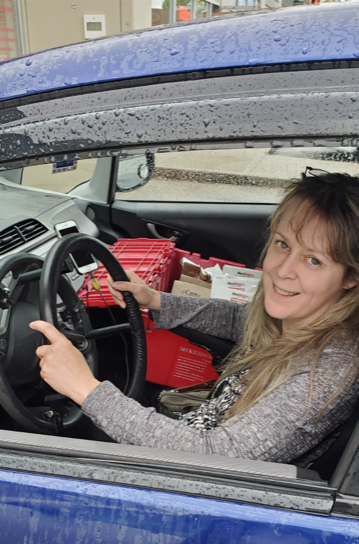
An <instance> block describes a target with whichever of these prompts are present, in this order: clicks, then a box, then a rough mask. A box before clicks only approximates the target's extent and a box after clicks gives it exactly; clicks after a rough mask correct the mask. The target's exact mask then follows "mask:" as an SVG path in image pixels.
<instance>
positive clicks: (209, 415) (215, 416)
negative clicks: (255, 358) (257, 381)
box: [180, 370, 248, 431]
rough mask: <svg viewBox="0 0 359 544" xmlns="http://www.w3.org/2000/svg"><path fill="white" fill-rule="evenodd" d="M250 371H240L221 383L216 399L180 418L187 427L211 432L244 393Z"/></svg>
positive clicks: (217, 389) (216, 390)
mask: <svg viewBox="0 0 359 544" xmlns="http://www.w3.org/2000/svg"><path fill="white" fill-rule="evenodd" d="M247 373H248V370H240V371H239V372H235V373H234V374H232V375H231V376H228V377H227V378H225V379H224V380H223V381H221V382H220V383H219V384H218V385H217V386H216V389H215V393H214V398H212V399H209V400H206V401H204V403H203V404H201V406H200V407H199V408H197V410H193V412H188V414H185V415H183V416H182V417H181V418H180V421H182V422H183V423H184V424H185V425H188V426H189V427H195V428H196V429H201V430H202V431H209V430H210V429H213V428H214V427H217V425H218V424H219V423H220V422H221V421H222V418H223V416H224V415H225V413H226V412H227V410H229V408H230V407H231V406H232V405H233V404H234V403H235V402H236V400H237V399H238V397H239V396H240V395H241V394H242V393H243V391H244V389H245V387H246V385H247V383H248V380H243V378H244V376H245V375H246V374H247Z"/></svg>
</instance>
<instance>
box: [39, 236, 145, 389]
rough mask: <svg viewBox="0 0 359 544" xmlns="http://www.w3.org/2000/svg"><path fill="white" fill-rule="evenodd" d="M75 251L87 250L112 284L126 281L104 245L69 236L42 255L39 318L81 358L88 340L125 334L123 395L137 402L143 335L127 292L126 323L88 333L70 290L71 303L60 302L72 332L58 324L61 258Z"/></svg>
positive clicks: (141, 376) (142, 370)
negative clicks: (127, 369) (129, 357)
mask: <svg viewBox="0 0 359 544" xmlns="http://www.w3.org/2000/svg"><path fill="white" fill-rule="evenodd" d="M76 250H81V251H87V252H89V253H91V254H92V255H94V257H95V258H96V259H98V260H99V261H100V262H101V263H102V264H103V265H104V267H105V268H106V270H107V271H108V272H109V274H110V275H111V277H112V278H113V280H114V281H128V278H127V275H126V273H125V271H124V270H123V268H122V266H121V265H120V263H119V262H118V260H117V259H116V257H115V256H114V255H113V254H112V253H111V251H110V250H109V249H108V248H107V246H106V245H105V244H103V243H102V242H100V241H99V240H97V239H96V238H92V237H91V236H87V235H86V234H70V235H68V236H66V237H64V238H61V239H60V240H59V241H58V242H57V243H56V244H54V245H53V246H52V248H51V249H50V251H49V253H48V254H47V256H46V259H45V262H44V266H43V269H42V274H41V280H40V316H41V319H43V320H44V321H48V322H49V323H51V324H52V325H54V326H55V327H56V328H58V329H59V330H61V332H63V333H64V334H65V336H67V338H69V340H71V341H72V342H73V343H74V345H75V346H76V347H77V348H78V349H79V350H80V351H82V352H83V354H84V355H85V357H87V350H88V346H89V342H90V341H91V339H94V338H101V337H104V336H111V335H114V334H117V333H119V332H124V331H129V332H130V333H131V337H132V344H133V365H132V372H131V377H130V380H129V384H128V387H127V389H126V391H124V393H125V394H126V395H127V396H128V397H131V398H134V399H137V398H138V397H139V396H140V394H141V392H142V389H143V386H144V383H145V378H146V364H147V354H146V334H145V329H144V325H143V320H142V316H141V312H140V309H139V306H138V304H137V302H136V300H135V299H134V297H133V296H132V294H131V293H129V292H124V293H123V297H124V299H125V301H126V312H127V319H128V322H127V323H124V324H121V325H114V326H110V327H104V328H101V329H97V330H94V331H92V330H90V329H89V325H88V324H87V323H86V319H85V316H86V312H85V307H84V304H83V302H82V301H81V300H80V299H79V298H78V296H77V294H76V293H75V291H73V290H72V297H71V300H70V299H69V300H64V302H65V304H66V307H67V309H68V310H69V311H70V312H71V313H72V316H73V324H74V330H73V331H69V330H62V329H61V327H60V325H59V323H58V318H57V309H56V299H57V285H58V284H59V279H60V277H61V269H62V267H63V263H64V261H65V259H66V258H67V257H68V255H69V254H70V253H72V252H74V251H76Z"/></svg>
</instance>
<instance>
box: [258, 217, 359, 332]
mask: <svg viewBox="0 0 359 544" xmlns="http://www.w3.org/2000/svg"><path fill="white" fill-rule="evenodd" d="M304 211H305V210H304V209H303V207H302V209H299V211H298V212H297V214H298V216H299V217H300V215H299V214H301V213H304ZM291 219H292V226H291V225H290V220H291ZM295 225H296V221H295V217H294V220H293V211H291V210H288V211H287V212H286V213H285V214H284V215H283V217H282V219H281V221H280V222H279V225H278V228H277V231H276V232H275V234H274V237H273V240H272V242H271V244H270V246H269V248H268V252H267V255H266V257H265V259H264V263H263V287H264V305H265V309H266V311H267V313H268V314H269V315H270V316H272V317H274V318H276V319H281V320H282V327H283V332H285V330H286V329H287V328H288V327H291V328H293V327H294V328H301V327H303V326H305V325H307V324H309V323H312V322H313V321H315V320H316V319H317V318H318V317H320V316H321V315H324V314H325V312H326V311H327V310H328V309H329V308H330V307H331V306H332V304H334V303H335V302H336V301H337V300H339V298H340V297H341V295H342V293H343V291H344V289H349V288H350V287H353V285H354V284H355V282H345V281H344V276H345V268H344V266H343V265H341V264H339V263H336V262H334V261H333V260H332V258H331V257H330V256H329V255H328V254H327V253H326V244H325V241H326V239H327V232H326V227H325V226H324V225H320V223H318V222H317V221H315V220H312V221H310V222H309V223H308V224H307V225H306V226H305V227H304V229H303V230H302V233H301V238H302V241H299V240H297V237H296V233H295V230H293V228H294V229H295ZM292 227H293V228H292Z"/></svg>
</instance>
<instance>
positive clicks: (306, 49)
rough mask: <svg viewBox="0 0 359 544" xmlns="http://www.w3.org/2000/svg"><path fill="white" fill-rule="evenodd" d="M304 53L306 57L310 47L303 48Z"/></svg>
mask: <svg viewBox="0 0 359 544" xmlns="http://www.w3.org/2000/svg"><path fill="white" fill-rule="evenodd" d="M302 53H303V55H306V54H307V53H308V47H303V49H302Z"/></svg>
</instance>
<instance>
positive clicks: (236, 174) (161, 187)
mask: <svg viewBox="0 0 359 544" xmlns="http://www.w3.org/2000/svg"><path fill="white" fill-rule="evenodd" d="M358 161H359V154H358V151H357V149H356V148H334V147H333V148H329V147H328V148H326V147H320V148H278V149H276V148H270V149H269V148H255V149H211V150H209V149H208V150H195V151H183V152H173V153H172V152H170V153H155V154H154V168H153V171H152V174H151V177H150V180H149V182H148V183H146V184H144V185H143V186H142V187H139V188H137V189H135V190H133V191H128V192H117V193H116V198H117V199H120V200H152V201H181V202H253V203H258V202H263V203H277V202H279V201H280V200H281V199H282V196H283V188H284V187H285V185H286V183H287V182H288V181H289V180H291V179H293V178H299V177H300V175H301V174H302V172H304V170H305V168H306V166H311V167H315V168H319V169H323V170H326V171H328V172H347V173H349V174H352V175H358V176H359V163H358Z"/></svg>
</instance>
